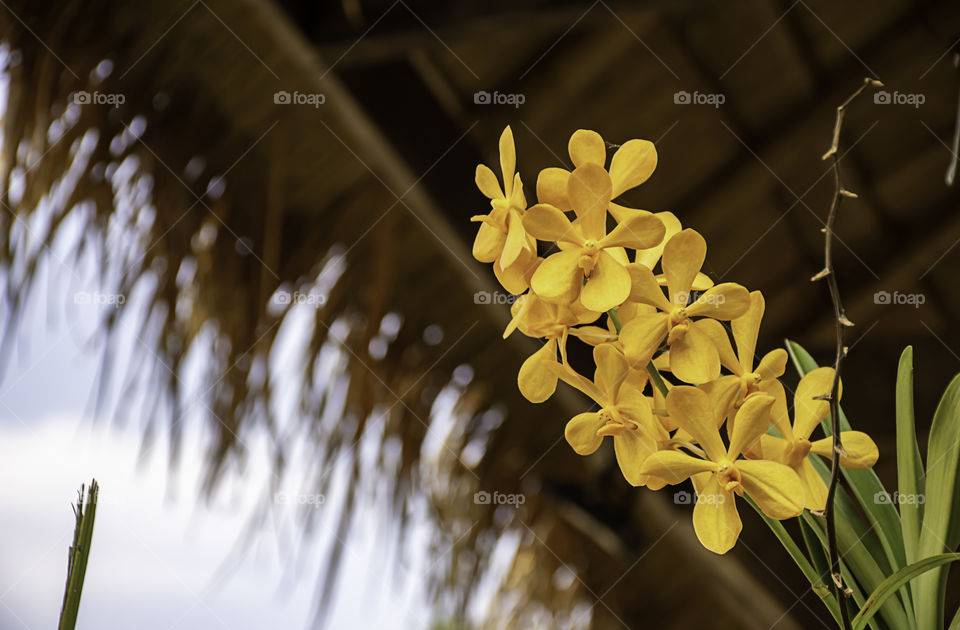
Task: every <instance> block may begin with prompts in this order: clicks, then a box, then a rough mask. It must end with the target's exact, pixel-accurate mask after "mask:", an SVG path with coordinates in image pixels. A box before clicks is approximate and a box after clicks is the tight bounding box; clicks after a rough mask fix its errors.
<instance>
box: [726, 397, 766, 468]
mask: <svg viewBox="0 0 960 630" xmlns="http://www.w3.org/2000/svg"><path fill="white" fill-rule="evenodd" d="M773 402H774V401H773V396H767V395H766V394H755V395H753V396H750V397H748V398H747V400H746V401H745V402H744V403H743V405H742V406H741V407H740V409H739V410H738V411H737V415H736V418H735V419H734V423H733V434H732V435H731V436H730V448H729V449H728V450H727V457H729V458H730V459H736V458H737V456H739V455H740V453H742V452H743V451H744V449H746V448H747V447H748V446H751V445H752V444H753V443H754V442H755V441H757V440H758V439H760V436H761V435H763V434H764V433H766V432H767V429H769V428H770V409H771V407H772V406H773Z"/></svg>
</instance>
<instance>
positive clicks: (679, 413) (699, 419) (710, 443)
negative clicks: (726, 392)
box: [667, 385, 727, 462]
mask: <svg viewBox="0 0 960 630" xmlns="http://www.w3.org/2000/svg"><path fill="white" fill-rule="evenodd" d="M667 412H668V413H669V414H670V418H671V419H672V420H673V421H674V422H675V423H676V424H677V426H678V427H680V428H681V429H682V430H684V431H686V432H687V433H689V434H690V435H691V436H692V437H693V439H694V441H696V442H697V444H699V445H700V446H701V448H703V450H704V451H705V452H706V454H707V457H709V458H710V459H711V460H713V461H714V462H719V461H721V460H722V459H723V458H724V457H725V456H726V452H727V449H725V448H724V447H723V441H722V440H721V439H720V432H719V431H717V421H716V418H714V415H713V406H712V405H711V403H710V397H709V396H707V394H706V392H704V391H703V390H701V389H698V388H696V387H689V386H686V385H681V386H679V387H674V388H673V389H671V390H670V393H669V394H667Z"/></svg>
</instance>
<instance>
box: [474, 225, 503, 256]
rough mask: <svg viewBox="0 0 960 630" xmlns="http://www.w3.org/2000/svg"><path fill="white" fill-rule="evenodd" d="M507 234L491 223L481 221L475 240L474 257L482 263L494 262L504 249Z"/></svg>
mask: <svg viewBox="0 0 960 630" xmlns="http://www.w3.org/2000/svg"><path fill="white" fill-rule="evenodd" d="M506 241H507V235H506V233H504V232H503V230H500V229H499V228H496V227H494V226H492V225H490V224H489V223H481V224H480V229H479V230H477V237H476V238H475V239H474V241H473V257H474V258H476V259H477V260H479V261H480V262H482V263H492V262H493V261H495V260H496V259H497V258H498V257H499V256H500V252H502V251H503V244H504V243H506Z"/></svg>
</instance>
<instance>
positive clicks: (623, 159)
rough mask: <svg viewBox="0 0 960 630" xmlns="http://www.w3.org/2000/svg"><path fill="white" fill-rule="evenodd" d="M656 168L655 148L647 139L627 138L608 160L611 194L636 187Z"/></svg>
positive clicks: (614, 194)
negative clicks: (611, 185) (611, 183)
mask: <svg viewBox="0 0 960 630" xmlns="http://www.w3.org/2000/svg"><path fill="white" fill-rule="evenodd" d="M656 168H657V148H656V147H655V146H653V143H652V142H650V141H649V140H627V141H626V142H624V143H623V145H621V146H620V148H619V149H617V152H616V153H614V154H613V159H611V160H610V179H612V180H613V196H614V197H618V196H620V194H621V193H623V192H625V191H627V190H630V189H631V188H636V187H637V186H639V185H640V184H642V183H643V182H645V181H647V180H648V179H649V178H650V175H652V174H653V171H654V170H655V169H656Z"/></svg>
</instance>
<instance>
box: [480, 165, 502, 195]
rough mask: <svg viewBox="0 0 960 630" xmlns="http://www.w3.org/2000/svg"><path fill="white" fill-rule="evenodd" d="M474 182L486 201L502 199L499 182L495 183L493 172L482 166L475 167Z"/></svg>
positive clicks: (495, 178) (495, 177)
mask: <svg viewBox="0 0 960 630" xmlns="http://www.w3.org/2000/svg"><path fill="white" fill-rule="evenodd" d="M474 181H475V182H477V188H479V189H480V192H481V193H483V196H484V197H486V198H487V199H503V198H504V195H503V191H502V190H500V182H498V181H497V176H496V175H494V174H493V171H491V170H490V168H489V167H488V166H486V165H484V164H478V165H477V174H476V176H475V177H474Z"/></svg>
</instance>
